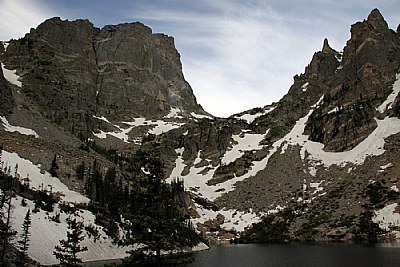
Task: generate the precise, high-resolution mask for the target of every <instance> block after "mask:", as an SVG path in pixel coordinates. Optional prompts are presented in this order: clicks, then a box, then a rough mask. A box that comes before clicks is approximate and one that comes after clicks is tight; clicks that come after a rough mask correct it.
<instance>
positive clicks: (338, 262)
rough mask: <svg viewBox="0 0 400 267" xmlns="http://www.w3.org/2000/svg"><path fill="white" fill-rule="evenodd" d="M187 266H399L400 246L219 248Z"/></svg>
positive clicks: (270, 245) (248, 246) (353, 245)
mask: <svg viewBox="0 0 400 267" xmlns="http://www.w3.org/2000/svg"><path fill="white" fill-rule="evenodd" d="M194 257H195V261H194V263H192V264H191V265H189V266H190V267H205V266H207V267H208V266H209V267H211V266H218V267H236V266H237V267H244V266H252V267H258V266H296V267H300V266H332V267H334V266H340V267H345V266H363V267H369V266H371V267H377V266H385V267H386V266H400V243H385V244H376V245H361V244H246V245H242V244H240V245H220V246H213V247H211V249H210V250H208V251H204V252H198V253H195V254H194Z"/></svg>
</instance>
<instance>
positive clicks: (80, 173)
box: [75, 161, 86, 180]
mask: <svg viewBox="0 0 400 267" xmlns="http://www.w3.org/2000/svg"><path fill="white" fill-rule="evenodd" d="M85 171H86V168H85V162H84V161H82V163H81V164H79V165H78V166H76V170H75V175H76V178H78V180H83V178H84V177H85Z"/></svg>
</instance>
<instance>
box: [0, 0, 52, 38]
mask: <svg viewBox="0 0 400 267" xmlns="http://www.w3.org/2000/svg"><path fill="white" fill-rule="evenodd" d="M56 14H57V13H56V12H54V11H52V10H50V9H49V8H48V6H47V5H46V4H45V3H43V2H42V1H37V0H35V1H32V0H1V1H0V18H1V23H0V40H9V39H11V38H20V37H23V36H24V35H25V33H27V32H29V31H30V29H31V28H34V27H36V26H37V25H39V24H40V23H41V22H43V21H44V20H45V19H47V18H49V17H51V16H55V15H56Z"/></svg>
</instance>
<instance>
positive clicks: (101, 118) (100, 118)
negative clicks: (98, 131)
mask: <svg viewBox="0 0 400 267" xmlns="http://www.w3.org/2000/svg"><path fill="white" fill-rule="evenodd" d="M93 118H95V119H98V120H101V121H104V122H107V123H110V121H109V120H107V118H106V117H104V116H101V117H98V116H95V115H93Z"/></svg>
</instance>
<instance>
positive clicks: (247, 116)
mask: <svg viewBox="0 0 400 267" xmlns="http://www.w3.org/2000/svg"><path fill="white" fill-rule="evenodd" d="M274 109H275V107H269V108H268V109H264V110H263V111H261V112H257V113H255V114H249V113H246V114H243V115H241V116H235V118H237V119H241V120H245V121H246V122H247V123H248V124H250V123H252V122H253V121H254V120H255V119H257V118H258V117H260V116H262V115H265V114H268V113H270V112H271V111H273V110H274Z"/></svg>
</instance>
